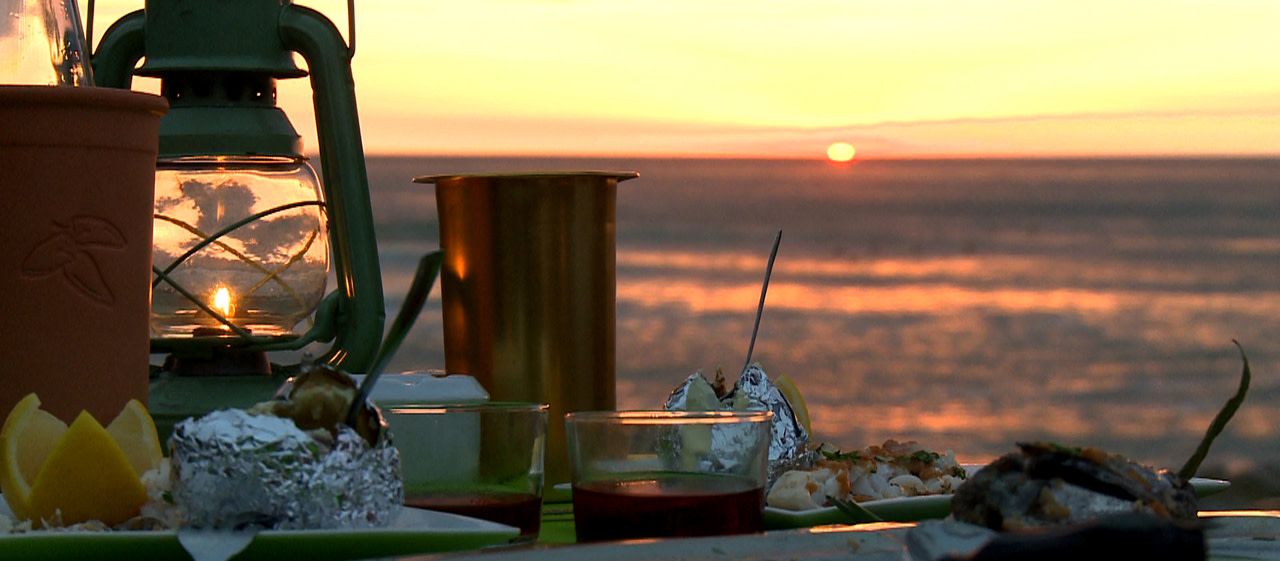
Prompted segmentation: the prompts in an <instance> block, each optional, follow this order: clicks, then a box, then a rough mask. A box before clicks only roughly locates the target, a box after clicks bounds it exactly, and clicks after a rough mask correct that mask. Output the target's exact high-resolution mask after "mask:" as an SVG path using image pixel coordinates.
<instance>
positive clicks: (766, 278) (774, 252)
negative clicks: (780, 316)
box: [742, 230, 782, 372]
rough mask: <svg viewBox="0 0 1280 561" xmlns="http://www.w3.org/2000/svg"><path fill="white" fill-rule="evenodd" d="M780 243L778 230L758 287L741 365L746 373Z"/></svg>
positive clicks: (754, 345)
mask: <svg viewBox="0 0 1280 561" xmlns="http://www.w3.org/2000/svg"><path fill="white" fill-rule="evenodd" d="M780 243H782V230H778V236H777V237H775V238H773V250H771V251H769V264H768V265H767V266H766V267H765V270H764V286H762V287H760V305H759V306H758V307H756V324H755V327H752V328H751V345H750V346H748V347H747V363H746V364H743V365H742V371H743V372H746V371H747V368H750V367H751V353H753V352H755V350H756V334H757V333H759V332H760V316H762V315H764V296H765V293H767V292H769V277H770V276H772V275H773V260H774V259H775V258H776V257H778V244H780Z"/></svg>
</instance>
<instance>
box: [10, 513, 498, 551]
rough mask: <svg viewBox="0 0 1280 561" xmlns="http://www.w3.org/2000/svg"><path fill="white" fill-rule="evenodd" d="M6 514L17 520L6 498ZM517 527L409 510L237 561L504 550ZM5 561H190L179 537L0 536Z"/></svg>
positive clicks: (299, 537)
mask: <svg viewBox="0 0 1280 561" xmlns="http://www.w3.org/2000/svg"><path fill="white" fill-rule="evenodd" d="M0 515H4V516H7V517H10V518H12V513H11V512H10V510H9V507H8V505H7V504H5V503H4V501H3V499H2V498H0ZM519 534H520V530H519V529H518V528H514V527H511V526H506V525H503V524H495V523H493V522H487V521H484V520H478V519H475V518H468V517H465V516H457V515H454V514H447V513H443V512H434V511H429V510H422V509H416V508H405V509H403V510H402V511H401V513H400V516H399V517H398V518H397V519H396V521H395V522H393V523H392V524H391V525H390V526H388V527H385V528H376V529H372V530H268V531H263V532H259V533H258V534H257V535H256V536H255V537H254V538H253V541H252V542H250V543H249V545H248V547H246V548H245V550H244V551H243V552H242V553H240V555H238V556H236V557H235V559H236V561H254V560H261V561H278V560H279V559H308V560H311V561H346V560H350V559H366V558H372V557H390V556H398V555H413V554H421V553H437V552H445V551H460V550H467V549H475V548H479V547H485V546H490V545H497V544H503V543H506V542H508V541H509V540H510V539H511V538H514V537H516V536H518V535H519ZM0 559H23V560H26V561H39V560H46V559H47V560H61V559H84V560H87V561H95V560H106V559H148V560H153V561H189V560H190V559H191V556H189V555H188V554H187V552H186V550H184V549H183V547H182V545H181V544H179V543H178V535H177V533H176V532H174V531H154V532H148V531H136V532H130V531H118V532H44V531H39V532H28V533H21V534H2V533H0Z"/></svg>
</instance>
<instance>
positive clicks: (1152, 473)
mask: <svg viewBox="0 0 1280 561" xmlns="http://www.w3.org/2000/svg"><path fill="white" fill-rule="evenodd" d="M1018 448H1019V451H1018V452H1015V453H1011V454H1007V455H1004V456H1001V457H1000V458H998V459H996V460H995V461H994V462H991V463H990V464H988V465H987V466H985V467H983V468H982V469H980V470H978V472H977V473H976V474H974V475H973V477H971V478H970V480H969V482H967V483H966V484H964V485H963V486H961V487H960V489H959V490H958V491H957V492H956V494H955V496H954V497H953V498H952V500H951V507H952V514H953V515H954V516H955V518H956V520H959V521H961V522H969V523H971V524H977V525H979V526H985V527H988V528H991V529H994V530H1001V531H1010V530H1024V529H1030V528H1038V527H1044V526H1059V525H1069V524H1077V523H1081V522H1085V521H1088V520H1092V519H1095V518H1098V517H1099V516H1105V515H1110V514H1124V513H1145V514H1151V515H1155V516H1159V517H1163V518H1168V519H1172V520H1184V521H1192V520H1195V519H1196V513H1197V511H1198V506H1197V501H1196V494H1195V491H1194V490H1193V489H1192V488H1191V485H1190V484H1189V483H1188V481H1187V480H1186V479H1184V478H1182V477H1180V476H1178V475H1177V474H1174V473H1172V472H1169V471H1167V470H1156V469H1153V468H1151V467H1148V466H1145V465H1142V464H1140V463H1138V462H1135V461H1133V460H1130V459H1127V458H1125V457H1124V456H1121V455H1119V454H1109V453H1107V452H1105V451H1103V450H1101V449H1098V448H1071V447H1067V446H1062V445H1058V444H1053V443H1048V442H1029V443H1019V444H1018Z"/></svg>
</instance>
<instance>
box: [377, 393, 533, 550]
mask: <svg viewBox="0 0 1280 561" xmlns="http://www.w3.org/2000/svg"><path fill="white" fill-rule="evenodd" d="M547 409H548V407H547V405H545V404H538V403H512V402H483V403H456V404H409V405H391V406H388V407H386V408H384V410H383V414H384V415H385V417H386V419H387V424H388V425H389V426H390V428H391V434H392V438H393V442H394V443H395V445H396V448H398V449H399V450H400V466H401V473H402V476H403V478H404V496H405V501H404V503H405V506H410V507H417V508H425V509H429V510H437V511H442V512H451V513H454V514H461V515H463V516H470V517H473V518H480V519H483V520H489V521H491V522H497V523H499V524H506V525H508V526H515V527H518V528H520V536H519V537H518V538H516V540H515V541H520V542H524V541H533V540H535V539H537V537H538V531H539V529H540V526H541V521H542V485H543V462H544V456H545V454H546V435H547Z"/></svg>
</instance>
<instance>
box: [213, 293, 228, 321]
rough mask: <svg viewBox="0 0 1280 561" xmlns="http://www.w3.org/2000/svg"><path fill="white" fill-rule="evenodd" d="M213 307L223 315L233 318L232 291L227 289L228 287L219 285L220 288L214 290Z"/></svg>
mask: <svg viewBox="0 0 1280 561" xmlns="http://www.w3.org/2000/svg"><path fill="white" fill-rule="evenodd" d="M212 307H213V309H215V310H217V311H218V313H220V314H222V316H223V317H225V318H228V319H230V318H231V310H232V306H231V291H230V290H227V287H225V286H223V287H219V288H218V290H216V291H214V293H213V306H212Z"/></svg>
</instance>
